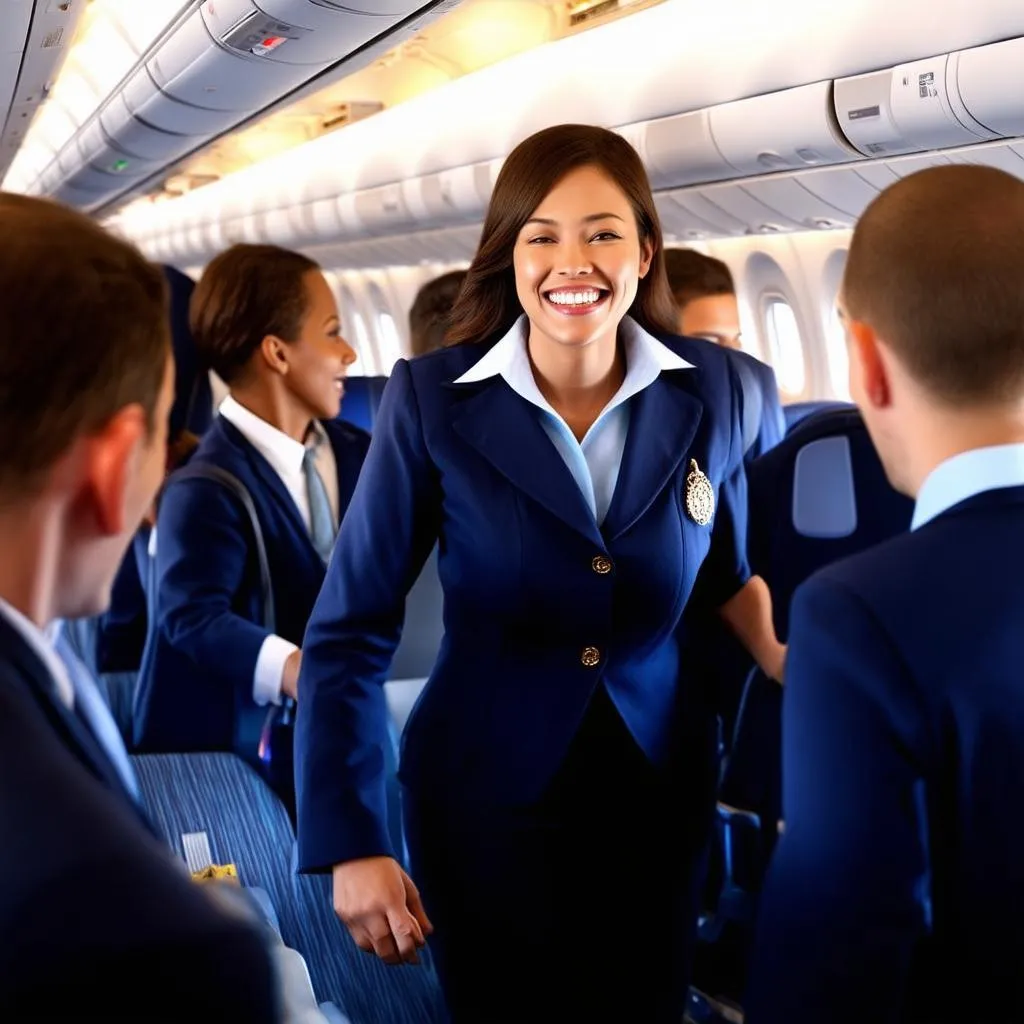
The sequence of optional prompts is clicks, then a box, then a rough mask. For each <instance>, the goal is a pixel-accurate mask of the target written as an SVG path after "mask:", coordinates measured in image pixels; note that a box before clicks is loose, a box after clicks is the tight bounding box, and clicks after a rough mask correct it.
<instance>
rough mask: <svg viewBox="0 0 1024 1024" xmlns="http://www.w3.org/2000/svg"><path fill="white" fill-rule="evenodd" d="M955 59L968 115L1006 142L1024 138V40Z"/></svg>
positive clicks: (980, 48) (982, 48)
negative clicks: (1019, 137)
mask: <svg viewBox="0 0 1024 1024" xmlns="http://www.w3.org/2000/svg"><path fill="white" fill-rule="evenodd" d="M955 56H956V84H957V90H958V92H959V96H960V99H961V100H962V102H963V105H964V106H965V107H966V109H967V112H968V114H969V115H970V116H971V117H972V118H973V119H974V120H975V121H976V122H978V123H980V124H982V125H984V126H985V128H987V129H989V131H991V132H992V133H993V134H995V135H998V136H1002V137H1003V138H1008V139H1009V138H1016V137H1017V136H1020V135H1024V38H1020V39H1007V40H1006V41H1005V42H1002V43H993V44H992V45H990V46H978V47H975V48H974V49H972V50H962V51H961V52H960V53H958V54H956V55H955Z"/></svg>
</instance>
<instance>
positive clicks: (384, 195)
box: [354, 182, 416, 235]
mask: <svg viewBox="0 0 1024 1024" xmlns="http://www.w3.org/2000/svg"><path fill="white" fill-rule="evenodd" d="M354 207H355V215H356V218H357V220H358V222H359V226H360V228H361V233H365V234H368V235H393V234H397V233H400V232H402V231H408V230H409V229H410V228H412V227H415V225H416V218H415V217H414V216H413V214H412V211H411V210H410V209H409V206H408V204H407V203H406V201H405V196H404V194H403V190H402V185H401V183H400V182H394V183H393V184H391V185H381V186H380V187H379V188H368V189H364V190H363V191H361V192H356V193H355V195H354Z"/></svg>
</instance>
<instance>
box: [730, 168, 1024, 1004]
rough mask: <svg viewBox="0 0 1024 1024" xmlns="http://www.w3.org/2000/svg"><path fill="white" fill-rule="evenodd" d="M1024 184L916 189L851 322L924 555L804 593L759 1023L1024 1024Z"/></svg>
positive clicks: (857, 292) (855, 271) (791, 668)
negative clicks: (1023, 968) (1023, 973)
mask: <svg viewBox="0 0 1024 1024" xmlns="http://www.w3.org/2000/svg"><path fill="white" fill-rule="evenodd" d="M1022 280H1024V183H1022V182H1021V181H1019V180H1017V179H1016V178H1013V177H1011V176H1010V175H1008V174H1005V173H1004V172H1002V171H997V170H994V169H992V168H988V167H977V166H974V167H972V166H956V165H953V166H946V167H939V168H934V169H931V170H926V171H922V172H920V173H918V174H913V175H910V176H908V177H906V178H904V179H903V180H902V181H900V182H898V183H896V184H895V185H893V186H891V187H890V188H889V189H888V190H887V191H885V192H884V193H883V194H882V195H881V196H880V197H879V198H878V199H876V200H875V201H874V202H873V203H872V204H871V206H869V207H868V209H867V210H866V211H865V213H864V215H863V216H862V218H861V220H860V222H859V224H858V225H857V228H856V231H855V232H854V236H853V241H852V244H851V246H850V252H849V258H848V262H847V265H846V272H845V280H844V282H843V286H842V289H841V293H840V301H839V309H840V314H841V316H842V319H843V321H844V323H845V329H846V336H847V345H848V347H849V354H850V383H851V390H852V392H853V395H854V398H855V400H856V402H857V404H858V405H859V406H860V409H861V411H862V413H863V415H864V420H865V423H866V425H867V428H868V431H869V432H870V434H871V437H872V439H873V441H874V443H875V445H876V447H877V448H878V453H879V456H880V457H881V459H882V462H883V464H884V466H885V470H886V473H887V475H888V477H889V479H890V481H891V482H892V484H893V485H894V486H895V487H896V488H897V489H898V490H900V491H902V492H903V493H905V494H908V495H910V496H912V497H914V498H915V499H916V505H915V510H914V515H913V521H912V525H911V531H910V532H909V533H907V534H904V535H902V536H899V537H897V538H895V539H893V540H891V541H888V542H886V543H884V544H882V545H879V546H878V547H877V548H874V549H873V550H870V551H867V552H865V553H863V554H860V555H857V556H856V557H854V558H850V559H849V560H847V561H845V562H842V563H839V564H838V565H835V566H833V567H830V568H828V569H825V570H824V571H823V572H821V573H819V574H818V575H816V576H813V577H812V578H811V579H810V580H808V581H807V582H806V583H805V584H804V585H803V586H802V587H801V588H800V589H799V590H798V591H797V593H796V595H795V597H794V602H793V608H792V615H791V620H790V636H791V639H792V648H791V651H790V654H789V659H788V664H787V670H786V688H787V692H786V699H785V702H784V709H783V786H784V798H783V809H784V812H785V819H786V828H785V834H784V835H783V837H782V839H781V842H780V846H779V849H778V853H777V854H776V857H775V861H774V864H773V865H772V868H771V870H770V873H769V878H768V881H767V883H766V886H767V887H766V890H765V894H764V899H763V902H762V921H761V927H760V937H759V947H758V955H757V961H756V964H755V967H754V972H753V981H752V984H751V991H750V999H749V1007H748V1009H749V1012H748V1014H747V1020H748V1021H749V1022H750V1024H766V1022H773V1021H778V1022H780V1024H781V1022H783V1021H785V1022H786V1024H799V1022H801V1021H807V1022H810V1021H814V1022H819V1021H828V1022H829V1024H845V1022H853V1021H857V1022H862V1021H868V1020H870V1021H872V1022H873V1024H874V1022H881V1024H885V1022H896V1021H900V1022H906V1021H915V1022H917V1021H920V1022H925V1021H927V1022H929V1024H932V1022H947V1021H949V1022H951V1021H997V1020H998V1021H1021V1020H1024V989H1022V987H1021V986H1020V985H1019V984H1017V983H1016V979H1017V978H1019V976H1020V965H1021V963H1024V860H1022V857H1021V850H1022V849H1024V818H1022V816H1021V811H1020V808H1021V806H1022V805H1024V688H1022V686H1021V666H1022V665H1024V630H1022V629H1021V617H1022V615H1024V545H1022V544H1021V534H1022V528H1024V289H1022V288H1021V281H1022Z"/></svg>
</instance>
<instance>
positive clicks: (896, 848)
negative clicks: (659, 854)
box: [745, 577, 928, 1024]
mask: <svg viewBox="0 0 1024 1024" xmlns="http://www.w3.org/2000/svg"><path fill="white" fill-rule="evenodd" d="M790 635H791V637H792V640H791V644H790V653H789V663H788V666H787V682H786V697H785V700H784V701H783V727H782V740H783V759H782V760H783V765H782V767H783V772H782V775H783V811H784V814H785V822H786V828H785V832H784V834H783V836H782V839H781V840H780V843H779V847H778V849H777V851H776V853H775V857H774V861H773V863H772V867H771V869H770V871H769V875H768V879H767V882H766V885H765V890H764V894H763V896H762V898H761V910H760V926H759V935H758V943H757V952H756V956H755V962H754V968H753V975H752V981H751V987H750V993H749V998H748V1000H747V1001H746V1002H745V1006H746V1009H747V1015H746V1016H747V1020H748V1021H749V1022H750V1024H775V1022H778V1024H782V1022H785V1024H801V1022H805V1021H806V1022H807V1024H811V1022H812V1021H813V1022H815V1024H817V1022H820V1021H829V1024H853V1022H862V1021H867V1020H870V1021H873V1022H874V1021H878V1022H881V1024H884V1022H886V1021H896V1020H900V1019H902V1017H901V1012H900V1011H901V1006H902V1004H903V988H904V984H905V980H906V977H907V972H908V968H909V964H910V960H911V952H912V948H913V946H914V943H915V941H916V939H917V938H918V937H919V936H921V935H922V934H923V933H924V930H925V927H926V919H927V914H928V910H927V897H926V895H924V894H925V893H926V891H927V890H926V881H925V871H926V844H925V841H924V834H925V833H924V828H925V818H924V806H923V789H922V785H923V784H922V783H921V782H920V781H919V780H920V767H919V764H918V762H919V760H921V759H923V758H924V757H925V753H924V752H925V751H926V749H927V742H928V741H927V736H926V734H925V732H924V729H925V726H924V723H925V722H926V720H927V719H926V716H925V715H924V714H923V713H922V711H921V709H920V708H919V707H917V703H916V700H915V694H914V690H913V689H912V687H911V683H910V681H909V680H908V678H907V675H906V670H905V668H904V665H903V662H902V661H901V660H900V658H899V655H898V653H897V651H896V650H895V649H894V648H893V646H892V642H891V640H890V638H889V637H888V635H887V634H886V632H885V630H884V629H883V628H882V626H881V624H880V623H879V622H878V621H877V620H876V619H875V617H874V615H873V614H872V613H871V611H870V610H869V609H868V608H867V607H866V606H865V605H864V604H863V602H862V601H861V600H860V599H859V598H858V597H857V596H856V595H855V594H854V593H852V592H851V591H850V590H848V589H847V588H846V587H845V586H843V585H841V584H839V583H836V582H833V581H831V580H828V579H821V578H820V577H818V578H812V580H811V581H810V582H808V583H807V584H805V585H804V586H803V587H801V588H800V589H799V590H798V591H797V594H796V597H795V599H794V602H793V613H792V625H791V634H790ZM918 723H921V724H918Z"/></svg>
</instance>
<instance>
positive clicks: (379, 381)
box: [338, 377, 388, 431]
mask: <svg viewBox="0 0 1024 1024" xmlns="http://www.w3.org/2000/svg"><path fill="white" fill-rule="evenodd" d="M387 382H388V379H387V377H348V378H346V380H345V397H344V398H343V399H342V402H341V413H340V415H339V416H338V419H341V420H344V421H345V422H346V423H351V424H353V425H354V426H357V427H362V428H363V430H369V431H372V430H373V421H374V419H376V417H377V407H378V406H379V405H380V396H381V395H382V394H383V393H384V385H385V384H387Z"/></svg>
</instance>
